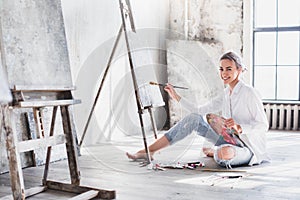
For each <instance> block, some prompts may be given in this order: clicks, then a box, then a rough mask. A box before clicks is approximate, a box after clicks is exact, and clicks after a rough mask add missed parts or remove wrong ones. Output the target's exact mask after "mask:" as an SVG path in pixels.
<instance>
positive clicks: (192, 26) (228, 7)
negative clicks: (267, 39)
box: [168, 0, 244, 125]
mask: <svg viewBox="0 0 300 200" xmlns="http://www.w3.org/2000/svg"><path fill="white" fill-rule="evenodd" d="M243 28H244V27H243V1H242V0H230V1H228V0H185V1H183V0H174V1H171V2H170V29H171V30H173V31H175V32H177V33H178V34H177V35H174V37H172V40H173V42H171V43H170V45H169V48H168V78H169V80H173V81H176V83H174V84H179V85H180V84H181V85H185V84H190V83H191V82H193V80H194V79H195V73H191V71H193V70H194V71H195V69H196V71H197V72H198V74H199V73H200V74H201V75H202V77H199V76H198V84H196V83H195V84H190V85H192V86H193V90H191V93H197V95H192V94H190V92H181V91H179V92H181V94H182V96H185V97H186V98H188V99H190V100H191V101H195V102H196V103H203V102H204V101H205V100H208V97H209V98H212V97H214V96H215V94H214V93H217V92H218V91H219V90H220V89H221V88H222V85H221V82H220V79H219V77H218V76H216V75H217V74H218V62H219V61H218V60H219V57H220V55H222V54H223V53H224V52H225V51H228V50H234V51H236V52H238V53H241V54H242V52H243ZM180 48H181V49H182V48H183V49H186V50H185V51H183V50H181V49H180ZM174 52H176V53H174ZM180 54H181V55H180ZM194 54H197V55H194ZM178 55H180V56H181V57H184V58H185V62H184V63H182V62H180V56H178ZM169 57H170V58H169ZM178 62H179V63H181V64H178ZM191 64H193V68H194V69H191ZM176 71H180V73H174V72H176ZM178 75H179V77H178ZM180 77H181V78H180ZM182 77H184V78H182ZM186 80H189V81H186ZM204 83H205V84H204ZM212 89H213V90H214V93H211V91H212ZM208 94H210V95H208ZM195 96H196V97H195ZM177 107H178V105H176V103H175V104H174V102H173V101H171V102H170V113H171V125H172V124H174V123H175V122H176V121H178V120H179V119H180V118H182V117H183V116H184V113H183V112H182V109H178V108H177Z"/></svg>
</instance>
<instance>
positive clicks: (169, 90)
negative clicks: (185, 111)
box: [164, 83, 181, 102]
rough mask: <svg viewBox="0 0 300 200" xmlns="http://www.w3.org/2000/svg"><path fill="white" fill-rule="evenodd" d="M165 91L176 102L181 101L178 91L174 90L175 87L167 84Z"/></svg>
mask: <svg viewBox="0 0 300 200" xmlns="http://www.w3.org/2000/svg"><path fill="white" fill-rule="evenodd" d="M164 90H165V91H166V92H167V93H168V94H169V95H170V97H171V98H172V99H174V100H176V101H178V102H179V100H180V99H181V97H180V96H179V95H178V94H177V93H176V91H175V90H174V87H173V86H172V85H171V84H169V83H167V84H166V86H165V88H164Z"/></svg>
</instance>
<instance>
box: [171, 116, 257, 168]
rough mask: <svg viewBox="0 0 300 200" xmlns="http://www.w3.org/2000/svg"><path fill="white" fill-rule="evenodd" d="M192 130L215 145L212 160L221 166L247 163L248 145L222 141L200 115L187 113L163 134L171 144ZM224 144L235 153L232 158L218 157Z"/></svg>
mask: <svg viewBox="0 0 300 200" xmlns="http://www.w3.org/2000/svg"><path fill="white" fill-rule="evenodd" d="M193 131H195V132H196V133H197V134H198V135H200V136H202V137H204V138H206V140H208V141H209V142H211V143H212V144H214V145H215V147H216V148H214V160H215V161H216V163H218V164H219V165H220V166H222V167H229V168H231V167H234V166H240V165H247V164H248V163H249V162H250V160H251V158H252V156H253V153H252V152H251V151H250V149H249V148H248V147H246V146H243V147H240V146H235V145H232V144H229V143H227V142H226V141H224V139H223V137H221V136H220V135H218V134H217V133H216V132H215V131H214V130H213V129H212V128H211V127H210V125H209V124H208V123H207V122H206V121H204V119H203V117H202V116H201V115H199V114H195V113H192V114H189V115H188V116H186V117H185V118H183V119H182V120H180V121H179V122H178V123H177V124H176V125H175V126H173V127H172V128H171V129H170V130H169V131H168V132H166V133H165V136H166V138H167V139H168V141H169V143H170V145H172V144H174V143H176V142H178V141H179V140H182V139H183V138H185V137H186V136H188V135H190V134H191V133H192V132H193ZM224 146H230V147H232V148H233V149H234V151H235V154H234V157H233V158H232V159H230V160H222V159H220V158H219V157H218V151H219V150H220V149H221V148H222V147H224Z"/></svg>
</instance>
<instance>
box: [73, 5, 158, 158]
mask: <svg viewBox="0 0 300 200" xmlns="http://www.w3.org/2000/svg"><path fill="white" fill-rule="evenodd" d="M119 7H120V13H121V19H122V25H121V27H120V29H119V32H118V35H117V38H116V40H115V43H114V45H113V49H112V52H111V54H110V57H109V60H108V63H107V66H106V68H105V70H104V74H103V78H102V80H101V83H100V86H99V89H98V92H97V94H96V97H95V99H94V103H93V106H92V108H91V111H90V113H89V117H88V119H87V122H86V124H85V127H84V131H83V134H82V137H81V140H80V142H79V146H81V145H82V143H83V140H84V137H85V135H86V131H87V129H88V126H89V123H90V120H91V118H92V115H93V112H94V110H95V107H96V104H97V101H98V98H99V96H100V93H101V90H102V88H103V84H104V81H105V79H106V76H107V74H108V71H109V68H110V66H111V63H112V60H113V57H114V54H115V52H116V49H117V46H118V43H119V41H120V37H121V35H122V32H123V33H124V37H125V42H126V48H127V55H128V61H129V65H130V71H131V76H132V81H133V86H134V92H135V97H136V98H135V99H136V105H137V108H138V114H139V121H140V125H141V130H142V136H143V142H144V147H145V150H146V155H147V163H148V164H149V163H151V157H150V152H149V148H148V145H147V138H146V134H145V128H144V122H143V116H142V114H143V113H145V112H147V111H148V112H149V114H150V119H151V125H152V129H153V133H154V137H155V139H157V127H156V123H155V119H154V115H153V110H152V109H153V107H152V106H147V107H142V105H141V102H140V99H141V98H140V93H139V88H138V84H137V79H136V74H135V68H134V64H133V59H132V54H131V49H130V44H129V39H128V34H127V26H126V18H127V17H129V22H130V28H131V30H132V31H133V32H136V30H135V25H134V20H133V16H132V10H131V5H130V1H129V0H125V3H124V2H123V1H122V0H119Z"/></svg>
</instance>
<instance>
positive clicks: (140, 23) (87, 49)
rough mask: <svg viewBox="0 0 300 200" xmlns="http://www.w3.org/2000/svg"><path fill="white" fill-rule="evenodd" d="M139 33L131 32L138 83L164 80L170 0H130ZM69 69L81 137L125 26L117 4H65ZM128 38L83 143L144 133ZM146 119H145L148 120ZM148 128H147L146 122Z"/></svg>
mask: <svg viewBox="0 0 300 200" xmlns="http://www.w3.org/2000/svg"><path fill="white" fill-rule="evenodd" d="M131 6H132V11H133V17H134V21H135V26H136V29H137V34H133V33H130V37H134V40H133V41H135V43H134V44H132V49H133V50H134V51H135V52H137V54H136V57H138V58H139V59H135V62H136V63H135V64H136V66H137V67H138V69H137V74H138V78H139V80H138V82H139V83H141V81H151V80H156V78H158V79H159V80H162V81H165V80H166V65H165V63H166V61H165V38H166V32H167V31H166V29H168V27H169V1H168V0H164V1H160V0H144V1H140V0H132V1H131ZM62 8H63V15H64V20H65V26H66V34H67V41H68V47H69V55H70V62H71V71H72V76H73V80H74V84H75V85H76V86H77V90H76V91H75V92H74V95H75V97H77V98H79V99H82V104H81V105H80V106H76V107H74V115H75V121H76V125H77V130H78V133H79V135H80V136H79V139H80V138H81V134H82V132H83V128H84V125H85V124H86V120H87V118H88V114H89V112H90V109H91V107H92V104H93V101H94V98H95V95H96V92H97V90H98V88H99V84H100V80H101V78H102V76H103V72H104V70H105V67H106V64H107V61H108V58H109V55H110V53H111V50H112V46H113V44H114V41H115V39H116V35H117V32H118V30H119V28H120V25H121V15H120V10H119V5H118V1H117V0H115V1H112V0H89V1H85V0H77V1H73V0H62ZM129 72H130V71H129V65H128V59H127V55H126V49H125V43H124V39H122V40H121V41H120V44H119V46H118V49H117V52H116V55H115V57H114V60H113V62H112V65H111V67H110V70H109V73H108V76H107V79H106V81H105V83H104V87H103V90H102V92H101V94H100V98H99V100H98V103H97V106H96V109H95V112H94V115H93V117H92V120H91V123H90V125H89V128H88V131H87V133H86V137H85V140H84V144H94V143H98V142H102V141H110V140H118V139H120V138H122V137H124V136H128V135H141V129H140V125H139V121H138V114H137V108H136V103H135V99H134V95H133V91H134V90H133V87H132V82H131V76H130V73H129ZM155 115H156V118H157V122H158V128H162V127H163V126H164V124H165V121H166V115H167V112H166V111H165V108H164V107H162V108H158V109H156V110H155ZM145 121H149V120H147V115H146V116H145ZM146 129H147V130H149V129H150V126H149V124H146Z"/></svg>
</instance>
